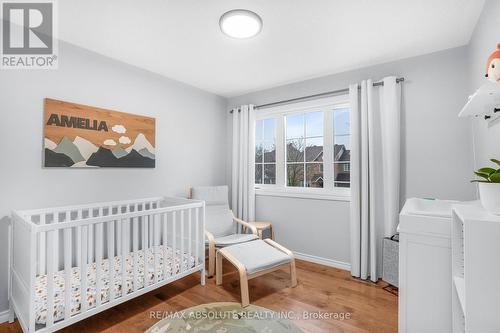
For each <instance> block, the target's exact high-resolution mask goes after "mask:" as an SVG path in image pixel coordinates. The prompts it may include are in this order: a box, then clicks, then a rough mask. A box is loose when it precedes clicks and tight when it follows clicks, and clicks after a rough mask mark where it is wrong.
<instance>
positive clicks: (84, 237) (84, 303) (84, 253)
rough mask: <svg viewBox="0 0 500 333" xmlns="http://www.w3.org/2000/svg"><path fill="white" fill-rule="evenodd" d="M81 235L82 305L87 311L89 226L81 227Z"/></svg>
mask: <svg viewBox="0 0 500 333" xmlns="http://www.w3.org/2000/svg"><path fill="white" fill-rule="evenodd" d="M81 228H82V230H81V236H82V242H81V246H82V259H81V266H80V305H81V313H83V312H85V311H86V310H87V308H88V303H87V259H88V257H87V246H88V237H87V235H88V229H87V226H85V225H84V226H82V227H81Z"/></svg>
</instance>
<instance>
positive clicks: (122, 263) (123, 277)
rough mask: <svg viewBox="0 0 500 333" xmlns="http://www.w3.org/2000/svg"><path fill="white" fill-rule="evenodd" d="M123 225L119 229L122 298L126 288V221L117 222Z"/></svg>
mask: <svg viewBox="0 0 500 333" xmlns="http://www.w3.org/2000/svg"><path fill="white" fill-rule="evenodd" d="M122 223H123V227H122V228H121V229H122V233H121V238H122V252H121V273H122V297H123V296H125V295H126V294H127V288H126V285H125V282H126V277H127V273H126V265H125V261H126V260H127V251H126V247H125V237H126V234H127V233H126V223H127V222H126V220H120V221H119V224H122Z"/></svg>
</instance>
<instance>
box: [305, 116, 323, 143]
mask: <svg viewBox="0 0 500 333" xmlns="http://www.w3.org/2000/svg"><path fill="white" fill-rule="evenodd" d="M305 117H306V137H308V138H310V137H312V136H323V112H310V113H306V115H305Z"/></svg>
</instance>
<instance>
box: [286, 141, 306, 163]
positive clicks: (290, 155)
mask: <svg viewBox="0 0 500 333" xmlns="http://www.w3.org/2000/svg"><path fill="white" fill-rule="evenodd" d="M304 143H305V142H304V139H294V140H288V141H287V143H286V159H287V161H288V162H304Z"/></svg>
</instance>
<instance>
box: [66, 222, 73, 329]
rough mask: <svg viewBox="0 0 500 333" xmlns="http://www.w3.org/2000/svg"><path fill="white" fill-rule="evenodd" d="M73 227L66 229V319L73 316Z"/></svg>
mask: <svg viewBox="0 0 500 333" xmlns="http://www.w3.org/2000/svg"><path fill="white" fill-rule="evenodd" d="M71 247H72V244H71V228H66V229H64V319H69V317H71V292H72V290H73V288H72V286H71V273H72V271H71V267H72V264H71V260H72V251H71Z"/></svg>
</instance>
